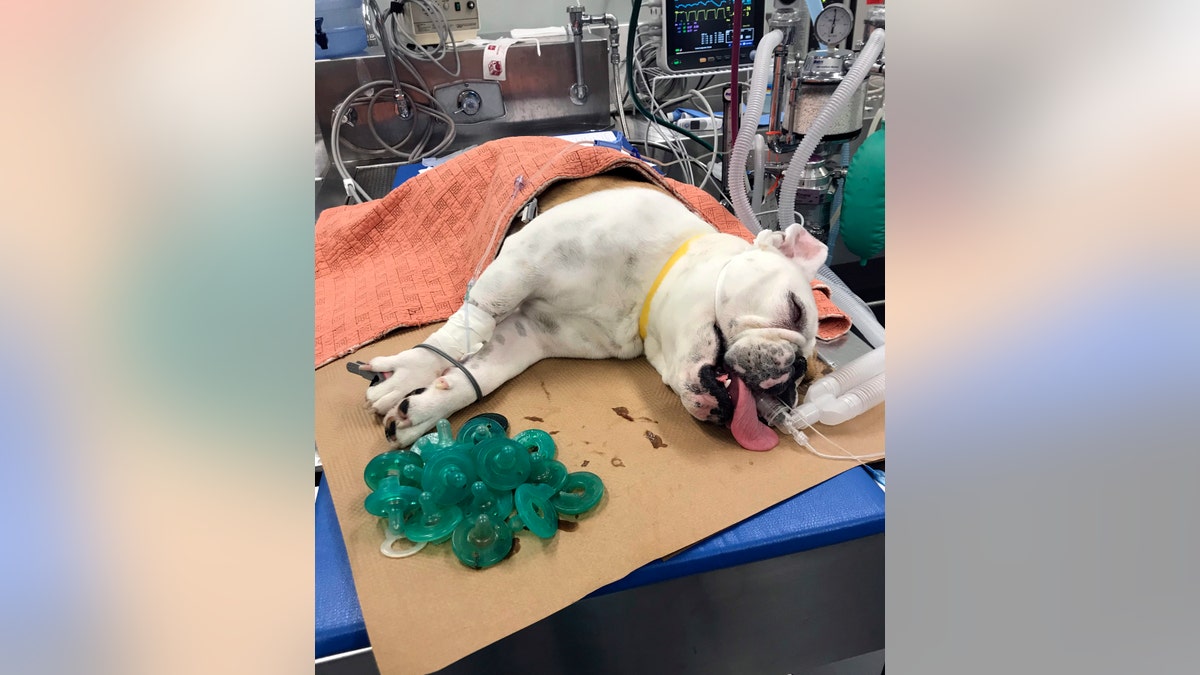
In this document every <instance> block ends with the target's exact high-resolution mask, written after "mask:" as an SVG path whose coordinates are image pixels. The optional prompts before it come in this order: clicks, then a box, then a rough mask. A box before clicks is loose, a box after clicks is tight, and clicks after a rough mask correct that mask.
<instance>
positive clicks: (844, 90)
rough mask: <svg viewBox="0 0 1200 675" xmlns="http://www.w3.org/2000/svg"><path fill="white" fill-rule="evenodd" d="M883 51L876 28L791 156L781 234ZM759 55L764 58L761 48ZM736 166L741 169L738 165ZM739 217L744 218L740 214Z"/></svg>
mask: <svg viewBox="0 0 1200 675" xmlns="http://www.w3.org/2000/svg"><path fill="white" fill-rule="evenodd" d="M763 41H764V42H765V41H766V38H763ZM882 51H883V30H882V29H879V28H876V29H875V30H873V31H871V37H870V38H869V39H868V40H867V44H866V46H865V47H863V50H862V51H861V52H859V54H858V56H857V57H856V58H855V59H854V65H853V66H851V67H850V72H848V73H846V77H845V78H844V79H843V80H842V83H841V84H839V85H838V86H837V89H835V90H834V92H833V96H831V97H829V101H828V102H827V103H826V104H825V107H824V108H821V112H820V113H819V114H818V115H817V117H816V119H814V120H813V122H812V124H810V125H809V127H808V131H807V132H806V133H805V134H804V140H802V141H800V146H799V147H798V148H796V152H795V153H793V154H792V161H791V162H789V163H788V168H787V171H785V172H784V173H783V182H782V183H781V184H780V185H779V229H780V230H786V229H787V228H788V227H790V226H791V225H792V224H793V223H795V222H796V219H795V216H794V215H793V213H792V210H793V209H795V208H796V206H795V205H796V192H797V191H798V190H799V189H800V179H801V177H802V176H803V174H804V165H805V164H807V163H808V160H809V158H810V157H812V154H813V151H814V150H816V149H817V144H818V143H820V142H821V139H822V138H823V137H824V136H825V130H826V129H827V128H829V125H830V124H832V123H833V120H834V118H835V117H837V115H838V113H840V112H841V110H842V108H844V107H845V106H846V104H848V103H849V102H850V99H851V98H852V97H853V96H854V92H856V91H858V88H859V86H861V85H862V83H863V80H865V79H866V78H867V75H869V74H870V72H871V66H873V65H875V60H876V59H878V58H879V54H880V53H881V52H882ZM759 55H760V56H761V55H762V50H761V48H760V50H759ZM754 67H755V68H757V67H758V59H755V61H754ZM776 95H778V92H776ZM738 140H739V141H740V140H741V136H740V135H739V136H738ZM735 151H736V148H735ZM734 166H740V165H736V164H735V165H734ZM731 187H732V186H731ZM731 196H732V195H731ZM734 206H735V207H736V206H737V202H734ZM738 217H739V218H741V214H740V213H739V214H738ZM743 222H744V219H743ZM751 231H752V232H757V231H758V230H757V229H752V230H751ZM835 302H836V301H835Z"/></svg>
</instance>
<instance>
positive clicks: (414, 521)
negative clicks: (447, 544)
mask: <svg viewBox="0 0 1200 675" xmlns="http://www.w3.org/2000/svg"><path fill="white" fill-rule="evenodd" d="M417 499H418V502H419V503H420V505H421V511H420V513H418V514H416V515H414V516H413V517H412V518H410V519H409V521H408V525H407V526H405V528H404V536H406V537H408V538H409V539H410V540H411V541H427V542H429V543H431V544H439V543H441V542H443V541H446V540H447V539H449V538H450V535H452V534H454V528H455V527H457V526H458V524H459V523H461V522H462V519H463V514H462V509H460V508H458V507H457V506H439V505H438V504H437V503H436V502H434V501H433V495H431V494H429V493H428V492H422V493H421V495H420V496H419V497H418V498H417Z"/></svg>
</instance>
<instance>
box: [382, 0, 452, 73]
mask: <svg viewBox="0 0 1200 675" xmlns="http://www.w3.org/2000/svg"><path fill="white" fill-rule="evenodd" d="M403 4H404V5H411V6H414V7H417V8H419V9H421V10H422V11H424V12H425V15H426V16H428V17H429V18H430V20H431V21H433V25H434V32H435V33H437V36H438V42H437V44H436V45H434V46H433V47H432V48H426V47H424V46H422V45H421V44H420V43H419V41H418V40H417V37H416V35H415V34H413V33H411V32H409V29H408V26H407V25H406V22H404V21H401V20H400V18H399V17H398V15H397V14H396V12H393V11H391V10H388V14H387V16H388V18H390V19H391V28H390V30H391V33H392V36H393V37H395V38H398V39H397V41H396V43H395V49H396V50H397V51H399V52H400V53H402V54H403V55H405V56H407V57H408V58H411V59H413V60H416V61H429V62H431V63H433V64H434V65H435V66H437V67H438V68H440V69H441V71H442V72H444V73H446V74H447V75H449V76H450V77H458V76H459V74H460V73H461V72H462V58H461V57H460V56H459V54H458V43H457V42H455V40H454V31H452V30H451V29H450V23H449V21H447V20H446V14H445V12H443V11H442V8H441V7H440V6H438V5H437V4H435V3H434V2H432V1H431V0H404V3H403ZM447 48H448V49H447ZM447 51H449V52H450V53H453V54H454V70H453V71H451V70H450V69H449V68H447V67H446V66H444V65H442V60H443V59H444V58H445V57H446V53H447Z"/></svg>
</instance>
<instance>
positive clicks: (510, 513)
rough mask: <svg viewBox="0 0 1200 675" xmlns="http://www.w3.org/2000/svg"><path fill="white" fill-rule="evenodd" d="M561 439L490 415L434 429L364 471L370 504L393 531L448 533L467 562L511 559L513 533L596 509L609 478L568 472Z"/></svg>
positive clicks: (548, 530) (428, 538) (434, 536)
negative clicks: (513, 430) (454, 428)
mask: <svg viewBox="0 0 1200 675" xmlns="http://www.w3.org/2000/svg"><path fill="white" fill-rule="evenodd" d="M557 454H558V449H557V447H556V446H555V444H554V438H553V437H552V436H550V434H548V433H546V432H545V431H542V430H541V429H526V430H525V431H521V432H519V433H517V434H516V435H514V436H513V437H512V438H509V437H508V420H507V419H505V418H504V416H502V415H497V414H495V413H485V414H482V415H477V416H475V417H472V418H471V419H469V420H467V421H466V422H465V423H464V424H463V425H462V427H461V428H460V429H459V430H458V434H457V435H455V434H453V433H451V428H450V422H449V421H448V420H439V421H438V423H437V431H435V432H433V433H430V434H427V435H425V436H422V437H421V438H419V439H418V440H417V442H416V443H414V444H413V446H412V448H411V449H408V450H390V451H388V452H385V453H383V454H381V455H378V456H376V457H375V458H374V459H372V460H371V461H370V462H369V463H368V464H367V467H366V469H365V470H364V471H363V480H365V481H366V483H367V487H368V488H370V489H371V494H370V495H368V496H367V498H366V500H365V502H364V504H363V506H364V507H366V509H367V511H368V512H369V513H371V514H372V515H376V516H379V517H380V518H386V519H387V525H388V530H389V531H390V533H391V534H392V535H393V536H402V537H404V538H406V539H408V540H410V541H413V542H418V543H422V542H424V543H429V544H439V543H442V542H444V541H447V540H449V541H450V542H451V546H452V547H453V549H454V555H455V556H457V557H458V559H459V561H461V562H462V564H464V565H466V566H467V567H473V568H476V569H482V568H485V567H491V566H492V565H495V564H496V563H498V562H500V561H501V560H504V558H505V557H506V556H507V555H508V554H509V551H511V550H512V547H513V534H514V533H516V532H519V531H520V530H521V529H528V530H529V531H530V532H532V533H533V534H535V535H536V536H538V537H541V538H542V539H549V538H551V537H553V536H554V535H555V534H556V533H557V532H558V518H559V515H566V516H578V515H581V514H583V513H586V512H587V511H589V510H591V509H593V508H595V507H596V505H597V504H599V503H600V499H601V497H603V496H604V483H603V482H601V480H600V477H599V476H597V475H596V474H594V473H591V472H588V471H577V472H575V473H569V472H568V471H567V467H566V465H564V464H563V463H562V462H560V461H558V460H557V459H555V457H556V456H557Z"/></svg>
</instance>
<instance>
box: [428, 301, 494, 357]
mask: <svg viewBox="0 0 1200 675" xmlns="http://www.w3.org/2000/svg"><path fill="white" fill-rule="evenodd" d="M495 331H496V319H495V318H494V317H493V316H492V315H491V314H489V313H487V312H486V311H484V310H482V309H480V308H478V307H476V306H474V305H471V304H469V303H468V304H464V305H463V306H462V307H459V308H458V311H457V312H455V313H453V314H451V315H450V318H449V319H447V320H446V325H444V326H442V327H441V328H440V329H439V330H438V332H437V333H435V334H434V335H431V336H430V339H429V340H427V342H429V343H430V344H433V345H435V346H437V347H438V348H439V349H441V350H442V351H444V352H446V353H447V354H449V355H450V356H452V357H454V358H456V359H458V360H460V361H461V360H463V359H466V358H467V357H468V356H470V355H472V354H474V353H475V352H477V351H479V350H480V349H482V348H483V345H484V343H485V342H487V341H488V340H490V339H492V333H494V332H495Z"/></svg>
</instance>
